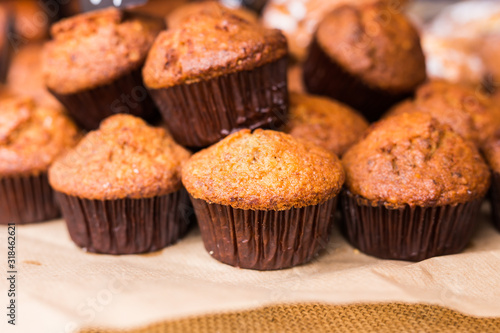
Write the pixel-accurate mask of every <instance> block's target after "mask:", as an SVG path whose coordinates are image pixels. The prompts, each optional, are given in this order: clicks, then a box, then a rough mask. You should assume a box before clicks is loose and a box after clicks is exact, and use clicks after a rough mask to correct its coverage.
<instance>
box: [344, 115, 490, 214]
mask: <svg viewBox="0 0 500 333" xmlns="http://www.w3.org/2000/svg"><path fill="white" fill-rule="evenodd" d="M342 162H343V165H344V167H345V169H346V173H347V179H346V185H347V188H348V189H349V191H351V192H352V193H353V194H355V195H359V196H361V197H363V198H365V199H367V200H369V201H370V202H380V203H384V204H385V205H387V206H388V207H400V206H402V205H412V206H423V207H425V206H443V205H453V204H458V203H463V202H467V201H470V200H474V199H478V198H482V197H483V196H484V195H485V193H486V191H487V190H488V186H489V172H488V168H487V166H486V164H485V163H484V161H483V159H482V158H481V156H480V154H479V152H478V150H477V149H476V148H475V147H474V146H473V145H472V144H471V143H469V142H467V141H465V140H464V139H462V138H461V137H460V136H459V135H458V134H456V133H455V132H453V131H452V130H451V129H450V128H449V127H448V126H446V125H443V124H441V123H440V122H438V121H437V120H436V119H435V118H433V117H432V116H431V115H430V114H428V113H422V112H414V113H404V114H401V115H399V116H394V117H389V118H387V119H384V120H381V121H380V122H378V123H377V124H375V125H374V126H373V127H372V128H371V130H370V131H369V132H368V133H367V135H366V137H365V138H364V139H363V140H361V141H359V142H358V143H356V144H355V145H354V146H353V147H351V149H349V150H348V151H347V153H346V154H344V157H343V158H342Z"/></svg>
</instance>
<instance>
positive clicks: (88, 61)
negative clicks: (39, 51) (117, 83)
mask: <svg viewBox="0 0 500 333" xmlns="http://www.w3.org/2000/svg"><path fill="white" fill-rule="evenodd" d="M162 28H163V25H162V24H161V23H160V22H159V21H156V20H150V19H145V18H143V17H134V16H133V17H129V16H128V15H127V14H125V13H124V12H122V11H120V10H118V9H114V8H111V9H105V10H100V11H96V12H91V13H87V14H81V15H77V16H74V17H71V18H68V19H65V20H62V21H60V22H58V23H56V24H54V25H53V26H52V28H51V34H52V36H53V38H54V40H53V41H51V42H49V43H47V44H46V46H45V53H46V54H45V59H44V65H45V67H44V74H45V79H46V83H47V86H48V87H49V89H51V90H53V91H55V92H57V93H59V94H71V93H75V92H78V91H80V90H86V89H92V88H95V87H97V86H101V85H105V84H108V83H110V82H112V81H113V80H116V79H117V78H119V77H120V76H123V75H124V74H128V73H129V72H130V71H132V70H134V69H136V68H138V67H140V66H141V65H142V64H143V62H144V60H145V59H146V55H147V52H148V50H149V48H150V47H151V45H152V44H153V41H154V39H155V36H156V35H157V34H158V32H159V31H160V30H161V29H162Z"/></svg>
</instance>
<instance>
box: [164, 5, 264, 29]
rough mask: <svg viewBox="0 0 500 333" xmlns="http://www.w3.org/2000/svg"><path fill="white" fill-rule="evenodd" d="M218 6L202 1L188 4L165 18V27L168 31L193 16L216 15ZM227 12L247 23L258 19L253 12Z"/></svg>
mask: <svg viewBox="0 0 500 333" xmlns="http://www.w3.org/2000/svg"><path fill="white" fill-rule="evenodd" d="M219 6H220V4H219V3H218V1H212V0H211V1H202V2H194V3H188V4H185V5H182V6H179V7H177V8H175V9H174V10H173V11H172V12H171V13H170V14H168V15H167V17H166V22H167V27H168V29H175V28H176V27H178V26H179V25H180V24H181V23H182V21H184V20H186V19H188V18H189V17H190V16H191V15H193V14H198V13H201V12H203V13H208V14H210V13H217V12H218V11H219ZM227 10H228V11H230V12H231V13H233V14H234V15H236V16H239V17H241V18H243V19H244V20H247V21H249V22H255V23H257V21H258V18H257V15H256V14H255V13H254V12H251V11H249V10H247V9H244V8H234V9H233V8H227Z"/></svg>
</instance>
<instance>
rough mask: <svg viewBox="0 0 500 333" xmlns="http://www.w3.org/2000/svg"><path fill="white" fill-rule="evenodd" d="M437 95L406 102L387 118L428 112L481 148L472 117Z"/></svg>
mask: <svg viewBox="0 0 500 333" xmlns="http://www.w3.org/2000/svg"><path fill="white" fill-rule="evenodd" d="M443 97H444V96H440V95H437V96H435V98H430V99H425V100H406V101H403V102H401V103H399V104H397V105H395V106H394V107H393V108H392V109H390V110H389V111H388V112H387V113H386V114H385V117H391V116H396V115H400V114H402V113H412V112H426V113H429V114H431V115H432V116H433V117H434V118H436V120H438V121H439V122H441V123H443V124H446V125H448V126H450V127H451V128H452V129H453V130H454V131H455V132H456V133H458V134H460V136H461V137H462V138H464V139H466V140H469V141H471V142H473V143H474V144H476V145H477V146H479V145H480V144H481V142H480V140H479V132H478V130H477V129H476V125H475V124H474V119H473V118H472V116H471V115H470V114H469V113H467V112H464V111H463V109H462V108H461V107H453V106H452V105H451V104H450V102H452V101H450V100H448V99H446V98H443Z"/></svg>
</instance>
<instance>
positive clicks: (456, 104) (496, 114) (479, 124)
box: [415, 80, 500, 145]
mask: <svg viewBox="0 0 500 333" xmlns="http://www.w3.org/2000/svg"><path fill="white" fill-rule="evenodd" d="M415 101H416V103H417V104H419V105H422V106H423V108H426V107H427V106H429V107H435V108H436V112H435V113H433V115H434V114H436V113H437V112H440V113H442V114H444V113H448V114H451V113H453V112H455V113H461V114H463V115H464V117H465V116H469V117H470V118H471V119H472V122H473V126H474V127H475V129H476V131H477V133H478V134H477V135H478V143H479V145H481V144H482V143H484V142H486V141H487V140H488V139H489V138H491V137H492V136H493V134H494V133H495V132H496V131H497V129H499V128H500V105H497V104H495V103H494V101H493V100H492V99H491V98H490V97H488V96H486V95H485V94H483V93H482V92H481V91H480V90H479V89H474V88H471V87H469V86H466V85H462V84H458V83H450V82H447V81H443V80H435V81H431V82H429V83H427V84H424V85H422V86H421V87H420V88H419V89H418V90H417V92H416V97H415ZM445 109H447V110H445ZM436 118H437V117H436ZM441 118H443V117H441ZM450 124H451V123H450ZM452 127H453V128H454V129H455V126H452ZM455 130H456V131H457V132H458V130H457V129H455ZM459 133H460V132H459Z"/></svg>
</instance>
